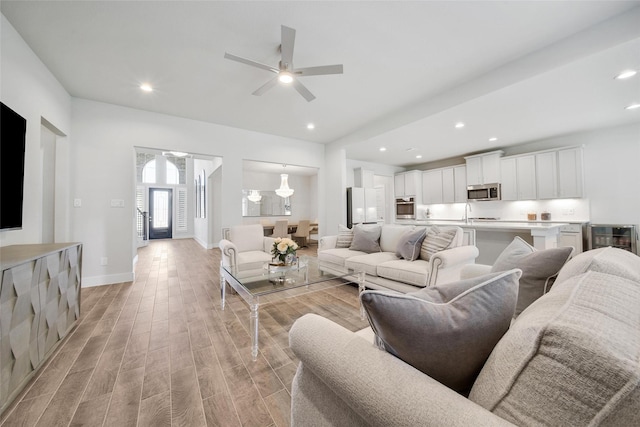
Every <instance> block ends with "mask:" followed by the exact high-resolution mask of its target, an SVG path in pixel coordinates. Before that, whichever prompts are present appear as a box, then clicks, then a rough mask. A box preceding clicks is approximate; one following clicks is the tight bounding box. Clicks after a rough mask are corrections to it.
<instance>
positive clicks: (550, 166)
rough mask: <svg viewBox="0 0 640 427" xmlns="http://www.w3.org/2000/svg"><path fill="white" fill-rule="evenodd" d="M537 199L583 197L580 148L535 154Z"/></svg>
mask: <svg viewBox="0 0 640 427" xmlns="http://www.w3.org/2000/svg"><path fill="white" fill-rule="evenodd" d="M536 176H537V185H538V198H539V199H558V198H560V199H562V198H570V197H583V195H584V191H583V182H584V180H583V171H582V147H571V148H563V149H560V150H553V151H545V152H540V153H537V154H536Z"/></svg>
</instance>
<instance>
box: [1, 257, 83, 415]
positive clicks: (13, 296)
mask: <svg viewBox="0 0 640 427" xmlns="http://www.w3.org/2000/svg"><path fill="white" fill-rule="evenodd" d="M0 251H2V257H1V258H2V262H3V267H2V268H3V270H2V288H1V290H0V304H1V306H0V332H1V335H0V367H1V378H0V405H1V406H2V409H1V410H2V411H4V410H5V409H6V407H7V406H8V405H9V404H10V403H11V401H12V399H13V398H14V397H15V396H16V395H18V394H19V393H20V390H21V389H22V388H23V387H24V386H25V384H27V382H28V381H29V379H30V378H31V377H32V376H33V374H34V372H35V370H37V369H38V368H39V367H40V366H41V365H42V364H43V363H44V362H45V361H46V359H47V358H48V357H49V356H50V355H51V353H52V352H53V351H55V348H56V347H57V344H58V343H59V342H60V340H61V339H62V338H64V337H65V336H66V335H67V334H68V333H69V331H70V330H71V328H72V327H73V326H74V325H75V324H76V321H77V320H78V319H79V318H80V286H81V283H80V276H81V268H82V266H81V264H82V245H80V244H71V245H70V244H49V245H47V244H45V245H16V246H15V247H11V246H8V247H4V248H0ZM7 260H11V261H7ZM5 263H6V264H5Z"/></svg>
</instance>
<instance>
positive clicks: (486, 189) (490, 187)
mask: <svg viewBox="0 0 640 427" xmlns="http://www.w3.org/2000/svg"><path fill="white" fill-rule="evenodd" d="M501 197H502V196H501V194H500V184H497V183H496V184H482V185H469V186H468V187H467V200H500V199H501Z"/></svg>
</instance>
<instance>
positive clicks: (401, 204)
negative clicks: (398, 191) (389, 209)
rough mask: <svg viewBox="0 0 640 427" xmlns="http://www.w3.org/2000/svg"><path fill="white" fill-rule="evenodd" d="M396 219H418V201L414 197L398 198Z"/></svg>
mask: <svg viewBox="0 0 640 427" xmlns="http://www.w3.org/2000/svg"><path fill="white" fill-rule="evenodd" d="M396 219H416V203H415V200H414V199H413V197H403V198H401V199H396Z"/></svg>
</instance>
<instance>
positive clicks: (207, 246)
mask: <svg viewBox="0 0 640 427" xmlns="http://www.w3.org/2000/svg"><path fill="white" fill-rule="evenodd" d="M193 240H195V241H196V242H198V244H199V245H200V246H202V247H203V248H205V249H213V248H215V247H216V245H215V244H214V243H207V242H203V241H202V240H200V239H198V238H197V237H194V238H193Z"/></svg>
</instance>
